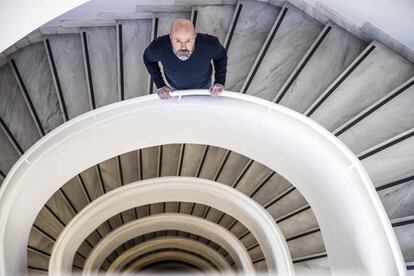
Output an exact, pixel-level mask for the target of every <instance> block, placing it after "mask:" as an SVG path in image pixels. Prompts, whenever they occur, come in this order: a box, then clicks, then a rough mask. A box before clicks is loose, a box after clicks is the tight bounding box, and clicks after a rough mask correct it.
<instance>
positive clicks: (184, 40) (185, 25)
mask: <svg viewBox="0 0 414 276" xmlns="http://www.w3.org/2000/svg"><path fill="white" fill-rule="evenodd" d="M170 39H171V45H172V47H173V50H174V53H175V54H176V55H177V57H178V58H179V59H181V60H187V59H188V58H189V57H190V55H191V54H192V52H193V50H194V45H195V39H196V33H195V31H194V25H193V23H191V21H190V20H187V19H177V20H175V21H174V22H173V24H172V25H171V33H170Z"/></svg>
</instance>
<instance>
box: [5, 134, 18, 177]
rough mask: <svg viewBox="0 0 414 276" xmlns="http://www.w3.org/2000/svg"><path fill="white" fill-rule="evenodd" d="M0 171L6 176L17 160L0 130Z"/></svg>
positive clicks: (11, 146) (14, 151) (16, 155)
mask: <svg viewBox="0 0 414 276" xmlns="http://www.w3.org/2000/svg"><path fill="white" fill-rule="evenodd" d="M0 156H1V158H0V171H1V172H2V174H4V175H6V174H7V173H8V172H9V170H10V169H11V168H12V166H13V165H14V163H15V162H16V161H17V160H18V159H19V157H20V156H19V154H18V153H17V152H16V150H15V149H14V148H13V145H12V144H11V143H10V141H9V140H8V139H7V137H6V135H5V134H4V132H3V131H1V130H0Z"/></svg>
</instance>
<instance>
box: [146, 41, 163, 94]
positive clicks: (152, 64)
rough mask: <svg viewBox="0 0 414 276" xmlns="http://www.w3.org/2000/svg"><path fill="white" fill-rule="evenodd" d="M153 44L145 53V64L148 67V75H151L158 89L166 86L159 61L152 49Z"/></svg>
mask: <svg viewBox="0 0 414 276" xmlns="http://www.w3.org/2000/svg"><path fill="white" fill-rule="evenodd" d="M152 46H153V42H152V43H151V44H150V45H149V46H148V47H147V48H146V49H145V51H144V64H145V67H147V70H148V73H149V74H150V75H151V78H152V80H153V81H154V83H155V86H157V88H158V89H159V88H162V87H164V86H166V84H165V82H164V79H163V78H162V74H161V69H160V66H159V65H158V59H157V58H156V55H155V53H154V49H152Z"/></svg>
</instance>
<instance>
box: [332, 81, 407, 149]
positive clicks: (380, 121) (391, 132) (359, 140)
mask: <svg viewBox="0 0 414 276" xmlns="http://www.w3.org/2000/svg"><path fill="white" fill-rule="evenodd" d="M411 82H412V83H411V84H410V85H411V86H409V87H408V88H407V89H405V90H404V91H403V92H401V94H399V95H397V96H395V97H394V98H392V99H391V100H389V101H388V102H386V103H385V104H384V105H382V106H380V107H379V108H377V109H376V110H375V111H374V112H372V113H371V114H369V115H368V116H367V117H365V118H363V119H362V120H361V121H359V122H358V123H356V124H355V125H353V126H352V127H350V128H349V129H347V130H346V131H345V132H343V133H342V134H340V135H339V136H338V138H339V139H340V140H341V141H342V142H344V143H345V144H346V145H347V146H348V147H349V148H350V149H351V150H352V151H353V152H355V153H360V152H362V151H364V150H366V149H368V148H370V147H373V146H375V145H377V144H379V143H381V142H383V141H386V140H388V139H390V138H392V137H394V136H396V135H398V134H400V133H403V132H405V131H407V130H409V129H411V128H414V108H413V107H412V103H414V85H413V84H414V79H412V81H411ZM398 89H400V88H398ZM398 89H397V91H398ZM395 92H396V91H392V92H391V93H390V94H387V96H385V97H384V98H385V99H386V98H387V97H389V96H390V95H392V94H393V93H395ZM384 98H383V99H382V100H380V101H379V102H377V103H375V104H374V105H372V107H371V108H376V107H375V106H376V105H378V103H381V101H383V100H384Z"/></svg>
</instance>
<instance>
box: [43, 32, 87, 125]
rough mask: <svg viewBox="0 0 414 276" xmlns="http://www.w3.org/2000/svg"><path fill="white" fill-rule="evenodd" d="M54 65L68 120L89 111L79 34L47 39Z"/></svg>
mask: <svg viewBox="0 0 414 276" xmlns="http://www.w3.org/2000/svg"><path fill="white" fill-rule="evenodd" d="M47 39H48V40H49V42H50V48H51V52H52V55H53V59H54V62H55V65H56V71H57V75H58V78H59V82H60V86H61V89H62V95H63V98H64V101H65V106H66V109H67V112H68V119H72V118H75V117H76V116H79V115H81V114H83V113H85V112H88V111H89V110H90V105H89V96H88V84H87V82H86V72H85V65H84V59H83V52H82V42H81V36H80V34H65V35H50V36H48V37H47Z"/></svg>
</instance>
